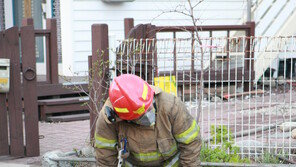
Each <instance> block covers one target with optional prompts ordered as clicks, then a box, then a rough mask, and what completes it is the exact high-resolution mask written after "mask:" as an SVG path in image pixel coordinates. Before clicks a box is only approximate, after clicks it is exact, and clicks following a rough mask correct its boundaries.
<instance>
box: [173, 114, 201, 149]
mask: <svg viewBox="0 0 296 167" xmlns="http://www.w3.org/2000/svg"><path fill="white" fill-rule="evenodd" d="M198 132H199V126H197V123H196V121H195V120H193V121H192V124H191V126H190V128H188V129H187V130H186V131H185V132H183V133H181V134H178V135H176V136H175V138H176V140H177V141H178V142H181V143H184V144H189V143H191V142H192V141H193V140H194V139H195V138H196V137H197V135H198Z"/></svg>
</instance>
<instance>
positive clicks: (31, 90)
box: [21, 26, 39, 156]
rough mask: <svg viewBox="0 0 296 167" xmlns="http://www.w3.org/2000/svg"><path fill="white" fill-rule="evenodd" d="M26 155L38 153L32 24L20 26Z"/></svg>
mask: <svg viewBox="0 0 296 167" xmlns="http://www.w3.org/2000/svg"><path fill="white" fill-rule="evenodd" d="M21 41H22V42H21V49H22V65H23V91H24V112H25V134H26V155H27V156H38V155H39V128H38V104H37V92H36V89H37V84H36V55H35V35H34V28H33V26H25V27H21Z"/></svg>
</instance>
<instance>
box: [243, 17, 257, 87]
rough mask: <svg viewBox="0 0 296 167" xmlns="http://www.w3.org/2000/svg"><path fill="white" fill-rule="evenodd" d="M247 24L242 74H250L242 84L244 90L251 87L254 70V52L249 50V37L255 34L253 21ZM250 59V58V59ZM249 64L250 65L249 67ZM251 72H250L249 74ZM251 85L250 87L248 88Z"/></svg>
mask: <svg viewBox="0 0 296 167" xmlns="http://www.w3.org/2000/svg"><path fill="white" fill-rule="evenodd" d="M247 25H249V29H248V30H247V32H246V34H247V37H248V38H247V46H246V49H245V50H246V53H245V71H244V74H245V75H248V76H247V77H248V78H249V76H251V77H250V78H249V80H248V81H246V82H245V84H244V91H246V92H247V91H250V90H251V89H252V88H253V82H252V81H253V79H254V77H255V76H254V75H253V76H252V72H253V71H254V53H253V52H252V51H251V50H250V49H251V47H250V44H251V37H252V36H255V22H247ZM250 59H251V60H250ZM250 66H251V67H250ZM249 73H251V74H249ZM250 87H251V88H250Z"/></svg>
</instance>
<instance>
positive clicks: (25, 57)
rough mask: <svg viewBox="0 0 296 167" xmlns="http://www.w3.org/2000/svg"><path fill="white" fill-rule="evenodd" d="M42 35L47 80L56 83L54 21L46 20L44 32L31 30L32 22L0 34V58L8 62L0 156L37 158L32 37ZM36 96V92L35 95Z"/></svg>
mask: <svg viewBox="0 0 296 167" xmlns="http://www.w3.org/2000/svg"><path fill="white" fill-rule="evenodd" d="M36 36H45V37H46V42H47V43H46V45H47V47H46V48H47V56H46V57H47V80H46V83H50V84H57V83H58V73H57V69H58V68H57V65H58V62H57V60H58V59H57V49H56V48H57V46H56V45H57V44H56V43H57V42H56V40H57V38H56V20H54V19H47V29H45V30H35V29H34V27H33V20H32V19H26V20H24V21H23V26H22V27H21V28H20V29H19V28H18V27H12V28H10V29H7V30H5V31H1V32H0V58H6V59H10V90H9V92H8V93H1V94H0V156H1V155H11V156H14V157H23V156H38V155H39V154H40V149H39V147H40V146H39V128H38V104H37V99H38V93H37V92H38V89H37V87H38V85H44V83H43V84H42V83H37V78H36V77H37V74H36V55H35V53H36V50H35V37H36ZM39 93H40V92H39Z"/></svg>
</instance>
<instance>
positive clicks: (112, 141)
mask: <svg viewBox="0 0 296 167" xmlns="http://www.w3.org/2000/svg"><path fill="white" fill-rule="evenodd" d="M153 88H154V90H155V102H156V106H157V112H156V113H157V115H156V124H155V126H153V127H145V126H140V125H136V124H132V123H129V122H127V121H122V122H119V123H114V124H110V122H109V121H108V119H106V116H105V114H104V113H105V111H104V109H105V106H109V107H112V105H111V103H110V101H109V99H107V101H106V103H105V105H104V107H103V109H102V111H101V112H100V116H99V119H98V120H97V125H96V134H95V136H96V159H97V163H98V165H99V166H116V165H117V164H116V163H117V154H118V150H116V149H114V148H115V147H116V145H117V141H120V140H121V138H122V137H126V138H127V140H128V150H129V152H130V155H129V157H128V158H127V159H126V160H127V161H128V162H129V163H130V164H132V165H134V166H166V165H170V166H194V167H196V166H200V160H199V153H200V148H201V140H200V134H199V126H198V125H197V123H196V121H195V120H194V119H193V117H192V116H191V115H190V114H189V112H188V111H187V108H186V106H185V104H184V103H183V102H181V100H179V99H178V98H177V97H175V96H173V95H170V94H167V93H165V92H162V91H160V90H159V88H156V87H153ZM173 160H174V161H173ZM173 162H174V163H173Z"/></svg>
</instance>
